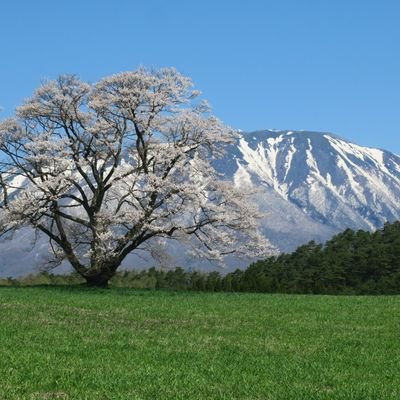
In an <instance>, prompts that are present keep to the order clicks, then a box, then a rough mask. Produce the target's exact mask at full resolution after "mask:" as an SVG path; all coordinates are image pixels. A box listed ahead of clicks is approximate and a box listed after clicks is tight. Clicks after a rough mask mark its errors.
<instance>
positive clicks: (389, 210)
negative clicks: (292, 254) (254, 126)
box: [217, 130, 400, 251]
mask: <svg viewBox="0 0 400 400" xmlns="http://www.w3.org/2000/svg"><path fill="white" fill-rule="evenodd" d="M217 167H218V168H219V170H220V171H221V172H222V173H224V174H225V176H226V177H227V178H228V179H233V180H234V182H235V184H236V185H238V186H243V187H247V189H246V190H249V189H248V188H249V187H250V188H253V189H256V188H257V189H258V191H259V192H258V194H257V195H256V197H257V201H258V202H259V203H260V205H261V206H262V207H263V209H264V210H265V211H266V212H267V214H268V216H267V218H266V219H265V222H264V223H263V226H264V228H265V232H266V234H267V235H268V236H269V237H270V239H271V241H272V242H273V243H274V244H275V245H277V246H278V247H279V248H280V249H281V250H284V251H287V250H292V249H293V248H294V247H296V246H297V245H299V244H302V243H305V242H307V241H308V240H311V239H315V240H317V241H320V240H324V239H327V238H329V237H330V236H331V235H332V234H333V233H335V232H338V231H341V230H344V229H346V228H353V229H375V228H378V227H380V226H382V225H383V223H384V222H385V221H394V220H397V219H400V157H399V156H397V155H395V154H393V153H390V152H388V151H385V150H380V149H374V148H368V147H362V146H359V145H356V144H354V143H351V142H349V141H347V140H344V139H342V138H340V137H338V136H336V135H333V134H330V133H320V132H306V131H276V130H266V131H257V132H252V133H242V134H241V137H240V139H239V140H238V143H237V145H236V146H233V147H231V149H230V151H229V153H228V154H227V155H226V158H225V159H224V160H221V161H220V162H219V163H218V166H217Z"/></svg>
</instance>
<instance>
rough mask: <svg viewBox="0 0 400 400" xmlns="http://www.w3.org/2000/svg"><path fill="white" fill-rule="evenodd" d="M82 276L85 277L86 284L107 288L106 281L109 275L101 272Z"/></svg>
mask: <svg viewBox="0 0 400 400" xmlns="http://www.w3.org/2000/svg"><path fill="white" fill-rule="evenodd" d="M84 278H85V279H86V286H90V287H99V288H107V287H108V281H109V280H110V279H111V277H110V276H109V275H107V274H103V273H102V272H100V273H99V274H97V275H89V276H85V277H84Z"/></svg>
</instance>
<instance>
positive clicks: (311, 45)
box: [0, 0, 400, 154]
mask: <svg viewBox="0 0 400 400" xmlns="http://www.w3.org/2000/svg"><path fill="white" fill-rule="evenodd" d="M1 3H2V4H1V13H0V50H1V58H0V72H1V73H0V105H1V106H2V108H3V110H2V112H0V117H5V116H8V115H11V114H12V113H13V110H14V108H15V106H17V105H18V104H19V103H20V102H21V101H22V100H23V99H24V98H26V97H28V96H29V95H30V94H31V93H32V91H33V90H34V89H35V88H36V87H37V86H38V85H39V84H40V82H41V81H43V80H44V79H51V78H54V77H56V76H57V75H58V74H61V73H75V74H77V75H79V76H80V77H81V78H83V79H85V80H88V81H92V82H93V81H96V80H97V79H99V78H101V77H103V76H105V75H109V74H112V73H116V72H120V71H125V70H132V69H135V68H137V67H138V66H140V65H144V66H154V67H163V66H174V67H176V68H177V69H178V70H179V71H181V72H182V73H183V74H185V75H188V76H191V77H192V78H193V80H194V82H195V83H196V86H197V88H199V89H200V90H202V92H203V95H204V97H205V98H206V99H208V100H209V102H210V103H211V105H212V106H213V109H214V113H215V114H216V115H217V116H218V117H219V118H221V119H222V120H223V121H225V122H226V123H227V124H229V125H231V126H233V127H235V128H239V129H243V130H255V129H263V128H277V129H306V130H321V131H330V132H334V133H337V134H339V135H341V136H343V137H345V138H347V139H349V140H353V141H355V142H357V143H359V144H362V145H368V146H374V147H381V148H385V149H388V150H391V151H394V152H396V153H397V154H400V138H399V134H400V23H399V21H400V1H398V0H380V1H378V0H376V1H370V0H364V1H361V0H347V1H343V0H273V1H272V0H264V1H262V0H253V1H252V0H247V1H235V0H230V1H217V0H214V1H211V0H202V1H189V0H168V1H167V0H164V1H161V0H147V1H142V2H139V1H134V0H131V1H128V0H114V1H104V0H96V1H95V0H86V1H84V0H80V1H78V0H68V1H67V0H58V1H54V0H35V1H28V0H2V2H1Z"/></svg>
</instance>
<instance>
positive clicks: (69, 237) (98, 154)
mask: <svg viewBox="0 0 400 400" xmlns="http://www.w3.org/2000/svg"><path fill="white" fill-rule="evenodd" d="M198 95H199V92H198V91H196V90H194V89H193V84H192V81H191V80H190V79H189V78H187V77H184V76H182V75H181V74H179V73H178V72H177V71H176V70H175V69H161V70H157V71H153V70H146V69H139V70H137V71H133V72H127V73H121V74H117V75H113V76H111V77H107V78H105V79H103V80H101V81H100V82H98V83H96V84H93V85H91V84H88V83H85V82H82V81H80V80H79V79H78V78H76V77H75V76H62V77H60V78H59V79H57V80H56V81H51V82H48V83H46V84H44V85H43V86H41V87H40V88H39V89H38V90H37V91H36V92H35V93H34V95H33V96H32V97H31V98H30V99H28V100H27V101H25V103H24V104H23V105H22V106H21V107H19V108H18V110H17V116H16V118H12V119H7V120H4V121H2V122H1V123H0V152H1V156H0V195H1V199H0V204H1V208H0V229H2V230H3V231H4V232H5V231H8V230H13V229H18V228H19V227H21V226H23V225H27V224H29V225H31V226H33V227H34V228H35V229H37V230H38V231H41V232H43V233H44V234H46V235H48V237H49V239H50V242H51V244H52V247H53V249H54V253H55V256H56V257H57V258H58V259H59V258H60V257H63V258H66V259H68V260H69V261H70V263H71V264H72V266H73V267H74V268H75V269H76V270H77V272H78V273H80V274H81V275H82V276H84V277H85V278H86V279H87V280H88V281H90V279H94V278H96V279H97V278H98V279H99V281H100V280H101V279H103V280H108V279H109V278H110V277H111V276H112V275H113V274H114V273H115V271H116V269H117V268H118V266H119V265H120V263H121V262H122V261H123V259H124V258H125V257H126V256H127V255H128V254H129V253H130V252H133V251H136V250H138V249H141V250H143V249H147V250H148V251H150V252H151V253H152V254H158V255H159V253H160V251H159V249H160V248H162V247H163V245H164V242H165V241H168V240H171V239H172V240H173V239H176V240H179V241H181V242H183V243H186V244H187V245H189V246H191V247H192V248H193V249H196V253H197V254H198V255H199V256H201V257H207V258H209V259H216V260H221V259H223V257H224V255H226V254H230V253H231V252H233V251H234V252H236V253H238V254H243V255H248V256H257V255H263V254H265V253H266V252H267V251H268V249H269V247H270V246H269V243H268V242H267V241H266V240H265V239H264V238H263V237H262V236H261V235H260V234H259V233H258V219H259V218H260V215H259V213H258V211H257V210H256V209H255V208H254V207H252V206H251V205H250V204H249V203H248V202H247V198H246V195H245V194H243V193H240V192H238V191H237V190H235V189H234V188H233V187H232V185H230V184H229V183H228V182H226V181H224V180H223V178H221V177H220V176H218V174H217V173H216V171H215V170H214V168H213V166H212V164H211V162H210V161H211V160H212V159H213V158H218V157H220V156H221V155H223V152H224V148H225V147H226V146H227V145H229V144H231V143H232V142H233V141H234V140H235V137H236V132H235V131H233V130H232V129H231V128H229V127H226V126H224V125H223V124H222V123H221V121H219V120H218V119H217V118H216V117H214V116H213V115H211V113H210V108H209V106H208V105H207V104H206V103H205V102H197V103H196V99H197V97H198Z"/></svg>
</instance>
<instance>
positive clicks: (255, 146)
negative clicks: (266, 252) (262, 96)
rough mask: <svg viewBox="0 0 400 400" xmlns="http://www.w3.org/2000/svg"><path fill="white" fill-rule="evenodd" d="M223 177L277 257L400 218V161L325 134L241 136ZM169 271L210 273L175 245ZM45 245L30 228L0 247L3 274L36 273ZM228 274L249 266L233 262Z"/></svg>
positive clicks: (129, 262) (142, 262) (138, 261)
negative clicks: (255, 215) (256, 213)
mask: <svg viewBox="0 0 400 400" xmlns="http://www.w3.org/2000/svg"><path fill="white" fill-rule="evenodd" d="M215 166H216V168H217V169H218V170H219V172H220V173H221V174H223V175H224V176H225V178H226V179H228V180H232V181H233V182H234V184H235V185H236V186H237V187H239V188H241V189H242V190H244V191H247V192H249V193H250V192H253V191H254V194H253V195H252V196H253V201H254V202H256V203H257V204H258V205H259V207H260V208H261V209H262V210H263V211H264V212H265V215H266V216H265V219H264V220H263V221H261V223H262V227H263V232H264V233H265V235H266V236H267V237H268V238H269V239H270V241H271V242H272V244H273V245H275V246H276V247H277V248H278V249H280V250H281V251H292V250H294V249H295V248H296V247H297V246H299V245H301V244H303V243H306V242H308V241H310V240H316V241H318V242H322V241H324V240H326V239H329V238H330V237H331V236H332V235H334V234H335V233H337V232H339V231H342V230H344V229H346V228H352V229H371V230H372V229H375V228H378V227H381V226H382V225H383V223H384V222H386V221H394V220H400V157H399V156H397V155H395V154H393V153H390V152H388V151H384V150H380V149H374V148H368V147H362V146H359V145H356V144H354V143H351V142H349V141H347V140H344V139H342V138H340V137H338V136H335V135H333V134H330V133H319V132H306V131H276V130H265V131H257V132H251V133H243V132H242V133H241V134H240V137H239V138H238V141H237V143H236V144H235V145H232V146H230V148H229V149H228V151H227V153H226V155H225V157H224V158H223V159H221V160H218V161H216V162H215ZM169 250H170V251H169V253H170V254H171V259H170V260H166V261H165V262H166V264H168V265H170V266H175V265H182V266H186V267H190V266H192V267H195V268H203V269H210V268H213V266H210V265H209V264H208V263H207V262H204V263H199V261H198V260H190V259H188V258H186V257H185V256H184V255H183V254H184V253H183V252H182V251H181V249H180V248H179V245H177V244H176V243H174V244H173V245H172V246H171V247H170V248H169ZM47 252H48V242H47V240H46V239H45V238H41V239H39V240H37V241H35V235H34V233H33V231H32V230H30V229H29V228H24V229H22V230H21V231H19V232H17V233H16V234H15V236H14V237H13V238H12V239H8V240H7V239H6V240H4V239H2V240H1V241H0V276H15V275H21V274H25V273H28V272H33V271H35V270H36V271H37V267H38V265H40V264H42V263H43V260H44V259H46V258H47ZM153 265H155V262H154V259H152V258H151V257H150V258H147V259H146V258H143V257H142V256H141V257H138V256H135V255H134V254H133V255H131V256H130V257H128V258H127V259H126V260H125V262H124V264H123V266H125V267H128V266H135V267H150V266H153ZM229 265H230V266H231V268H236V267H237V266H246V265H247V263H246V262H245V263H243V262H242V263H240V262H239V261H238V260H236V259H234V258H233V257H231V259H230V260H229Z"/></svg>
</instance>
